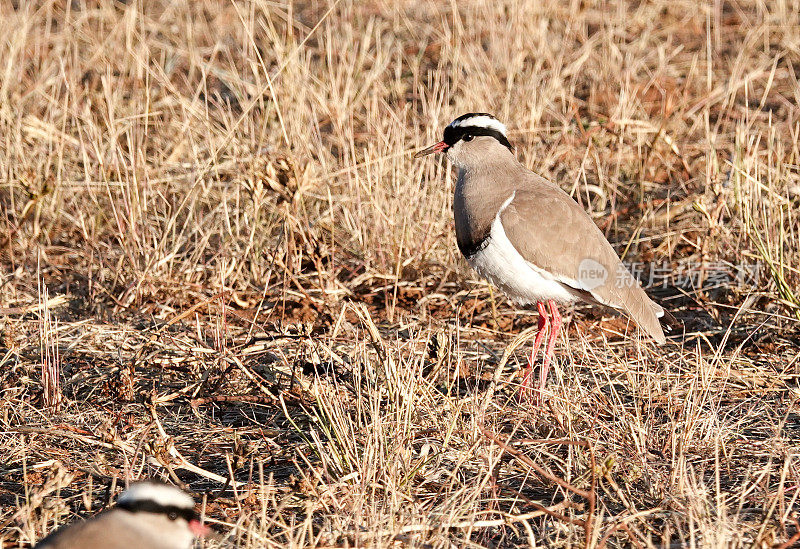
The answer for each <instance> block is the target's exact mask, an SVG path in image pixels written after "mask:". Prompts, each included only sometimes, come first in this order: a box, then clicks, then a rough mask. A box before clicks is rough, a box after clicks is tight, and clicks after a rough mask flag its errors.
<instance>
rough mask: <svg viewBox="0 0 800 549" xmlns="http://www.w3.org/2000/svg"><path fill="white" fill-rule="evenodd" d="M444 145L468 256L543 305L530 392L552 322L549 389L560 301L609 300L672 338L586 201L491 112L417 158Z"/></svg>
mask: <svg viewBox="0 0 800 549" xmlns="http://www.w3.org/2000/svg"><path fill="white" fill-rule="evenodd" d="M442 152H443V153H445V154H446V155H447V158H448V159H449V160H450V162H452V164H453V165H454V166H455V167H456V169H457V171H458V178H457V181H456V189H455V197H454V202H453V210H454V213H455V222H456V239H457V240H458V248H459V249H460V250H461V253H463V254H464V257H466V259H467V262H468V263H469V264H470V265H471V266H472V268H473V269H475V270H476V271H477V272H478V274H480V275H481V276H483V277H484V278H486V279H488V280H489V281H490V282H491V283H492V284H494V285H495V286H497V287H498V288H500V289H501V290H503V292H505V294H506V295H507V296H508V297H509V299H511V301H513V302H515V303H516V304H518V305H521V306H523V305H532V304H534V303H535V304H536V308H537V309H538V311H539V332H538V333H537V334H536V339H535V340H534V343H533V351H532V352H531V355H530V359H529V360H528V367H527V369H526V371H525V375H524V377H523V382H522V387H523V390H527V388H528V387H529V384H530V377H531V372H532V369H533V363H534V361H535V360H536V354H537V352H538V350H539V347H540V345H541V343H542V339H543V337H544V333H545V329H546V328H548V327H549V336H548V339H547V346H546V347H545V351H544V356H543V358H542V368H541V371H540V373H539V390H540V391H541V390H542V389H543V388H544V385H545V381H546V380H547V371H548V366H549V364H550V359H551V357H552V355H553V349H554V346H555V342H556V338H557V337H558V330H559V328H560V327H561V322H562V321H561V315H560V314H559V312H558V305H559V304H562V305H564V304H569V303H573V302H575V301H578V300H584V301H588V302H590V303H593V304H600V305H605V306H607V307H610V308H612V309H615V310H617V311H620V312H622V313H624V314H626V315H628V316H629V317H631V318H632V319H633V320H634V321H636V323H637V324H638V325H639V326H640V327H641V328H642V329H643V330H644V331H645V332H647V333H648V334H649V335H650V336H651V337H652V338H653V339H655V340H656V341H657V342H658V343H664V341H665V339H664V332H663V330H662V329H661V324H660V322H659V320H658V319H659V317H661V316H663V315H664V310H663V309H662V308H661V307H660V306H659V305H657V304H656V303H654V302H653V301H651V300H650V298H649V297H647V294H645V293H644V290H642V288H641V286H640V285H639V282H638V281H637V280H636V278H634V277H633V275H631V273H630V271H629V270H628V269H627V268H626V267H625V266H624V265H623V264H622V262H621V261H620V260H619V257H618V256H617V254H616V252H615V251H614V248H612V247H611V244H609V243H608V240H606V237H605V236H604V235H603V233H602V232H601V231H600V229H599V228H598V227H597V225H595V224H594V222H593V221H592V218H591V217H589V215H588V214H587V213H586V212H585V211H584V210H583V208H581V206H580V205H579V204H578V203H577V202H575V200H573V199H572V197H570V196H569V195H568V194H567V193H565V192H564V191H563V190H561V188H560V187H559V186H558V185H556V184H555V183H552V182H551V181H548V180H547V179H545V178H543V177H541V176H539V175H537V174H535V173H533V172H532V171H530V170H528V169H527V168H525V166H523V165H522V164H520V163H519V162H518V161H517V159H516V157H515V156H514V151H513V148H512V146H511V143H510V142H509V140H508V137H507V134H506V127H505V125H504V124H502V123H501V122H500V121H499V120H497V119H496V118H495V117H494V116H492V115H490V114H486V113H469V114H465V115H463V116H459V117H458V118H456V119H455V120H453V121H452V122H451V123H450V124H449V125H448V126H447V127H446V128H445V130H444V139H443V140H442V141H440V142H439V143H436V144H435V145H433V146H431V147H428V148H427V149H424V150H422V151H419V152H418V153H417V154H416V155H414V157H415V158H418V157H420V156H424V155H427V154H431V153H442Z"/></svg>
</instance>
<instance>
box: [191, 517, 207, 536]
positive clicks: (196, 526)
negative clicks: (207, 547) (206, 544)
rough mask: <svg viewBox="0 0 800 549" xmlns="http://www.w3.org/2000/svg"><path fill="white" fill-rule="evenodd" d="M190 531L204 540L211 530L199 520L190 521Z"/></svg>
mask: <svg viewBox="0 0 800 549" xmlns="http://www.w3.org/2000/svg"><path fill="white" fill-rule="evenodd" d="M189 530H191V531H192V534H194V535H195V536H197V537H198V538H202V537H203V536H205V535H206V534H208V533H209V532H210V531H211V528H209V527H208V526H206V525H205V524H203V523H202V522H200V521H199V520H190V521H189Z"/></svg>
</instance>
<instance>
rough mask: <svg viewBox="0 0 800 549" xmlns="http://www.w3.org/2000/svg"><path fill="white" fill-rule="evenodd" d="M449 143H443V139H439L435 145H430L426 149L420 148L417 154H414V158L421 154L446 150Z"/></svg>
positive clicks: (425, 154)
mask: <svg viewBox="0 0 800 549" xmlns="http://www.w3.org/2000/svg"><path fill="white" fill-rule="evenodd" d="M449 147H450V145H448V144H447V143H445V142H444V141H439V142H438V143H437V144H436V145H431V146H430V147H428V148H427V149H422V150H421V151H419V152H418V153H417V154H415V155H414V158H419V157H421V156H427V155H429V154H433V153H440V152H444V151H446V150H447V149H448V148H449Z"/></svg>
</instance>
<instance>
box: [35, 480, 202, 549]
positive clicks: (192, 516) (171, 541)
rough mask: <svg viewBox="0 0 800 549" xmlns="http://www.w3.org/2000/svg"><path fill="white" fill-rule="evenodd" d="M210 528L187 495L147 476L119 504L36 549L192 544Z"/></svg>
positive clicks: (148, 548)
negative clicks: (204, 523) (150, 479)
mask: <svg viewBox="0 0 800 549" xmlns="http://www.w3.org/2000/svg"><path fill="white" fill-rule="evenodd" d="M207 530H208V529H207V527H206V526H204V525H203V524H201V523H200V520H199V517H198V515H197V513H196V512H195V510H194V500H193V499H192V498H191V496H189V494H186V493H185V492H182V491H181V490H178V489H177V488H174V487H172V486H169V485H167V484H161V483H159V482H153V481H147V482H139V483H137V484H133V485H131V487H130V488H128V489H127V490H126V491H124V492H123V493H122V495H121V496H120V497H119V500H118V501H117V504H116V505H115V506H113V507H111V508H110V509H107V510H105V511H103V512H102V513H100V514H99V515H97V516H95V517H93V518H91V519H88V520H85V521H82V522H78V523H74V524H70V525H69V526H65V527H64V528H61V529H59V530H57V531H56V532H54V533H52V534H50V535H49V536H47V537H46V538H44V539H43V540H42V541H40V542H39V543H38V544H37V545H36V547H35V548H34V549H132V548H136V549H189V548H190V547H191V546H192V544H193V543H194V539H195V537H199V536H203V535H204V534H205V533H206V532H207Z"/></svg>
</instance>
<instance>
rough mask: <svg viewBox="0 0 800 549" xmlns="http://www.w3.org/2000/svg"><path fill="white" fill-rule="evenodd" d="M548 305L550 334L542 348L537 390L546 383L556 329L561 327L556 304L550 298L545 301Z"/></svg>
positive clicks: (541, 389)
mask: <svg viewBox="0 0 800 549" xmlns="http://www.w3.org/2000/svg"><path fill="white" fill-rule="evenodd" d="M547 305H548V306H549V307H550V334H549V335H548V337H547V347H546V348H545V350H544V357H543V358H542V369H541V371H540V372H539V391H540V392H541V391H544V386H545V384H546V383H547V370H548V369H549V367H550V359H551V358H552V357H553V350H554V349H555V347H556V339H558V331H559V330H560V329H561V324H562V320H561V315H560V314H559V312H558V306H557V305H556V302H555V301H553V300H552V299H551V300H550V301H548V302H547Z"/></svg>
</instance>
